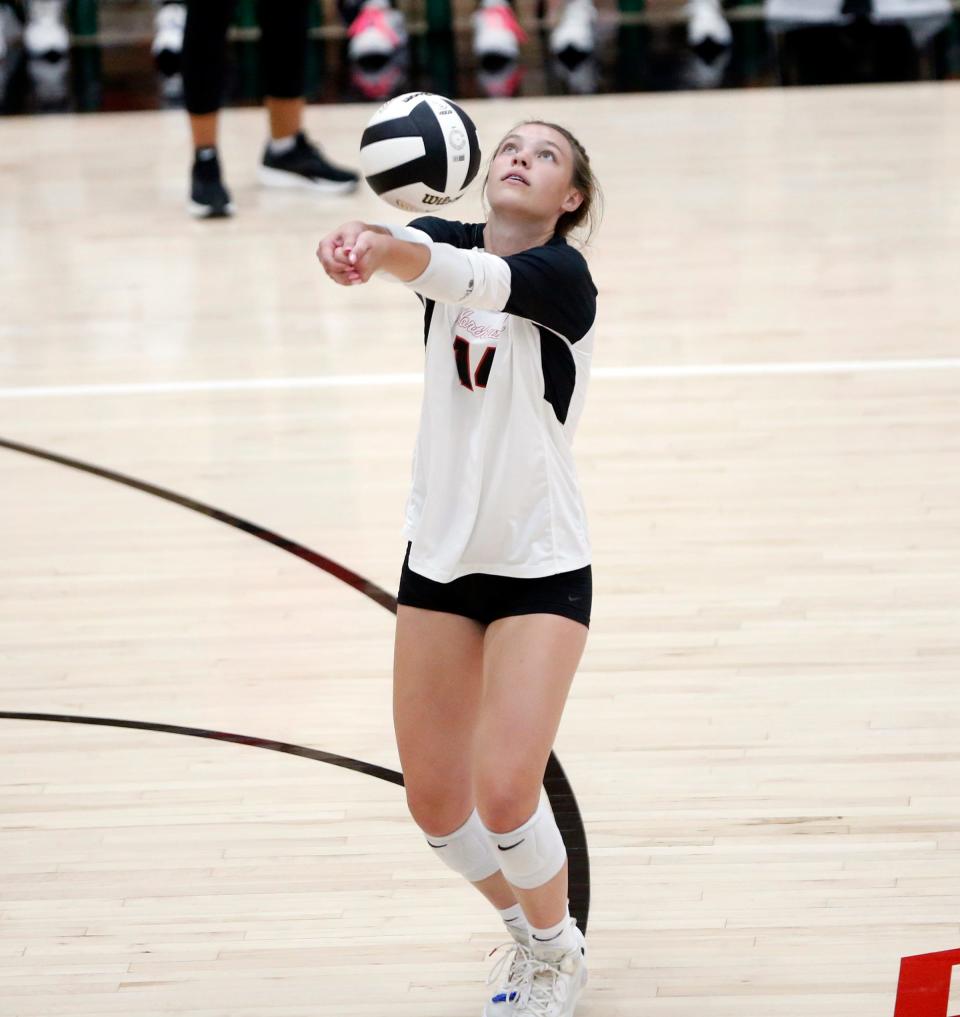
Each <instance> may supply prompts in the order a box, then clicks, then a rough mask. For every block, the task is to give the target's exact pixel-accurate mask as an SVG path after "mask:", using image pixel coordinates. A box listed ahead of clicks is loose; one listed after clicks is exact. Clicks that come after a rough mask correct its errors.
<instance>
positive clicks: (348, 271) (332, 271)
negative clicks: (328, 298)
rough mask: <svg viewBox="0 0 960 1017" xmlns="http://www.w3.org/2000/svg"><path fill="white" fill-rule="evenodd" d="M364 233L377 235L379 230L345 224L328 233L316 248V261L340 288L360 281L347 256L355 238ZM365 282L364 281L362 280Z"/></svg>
mask: <svg viewBox="0 0 960 1017" xmlns="http://www.w3.org/2000/svg"><path fill="white" fill-rule="evenodd" d="M365 232H374V233H375V234H379V233H380V230H379V229H377V228H376V227H373V226H369V225H368V224H367V223H364V222H347V223H344V224H343V225H342V226H340V227H339V228H338V229H335V230H334V231H333V232H332V233H328V234H327V235H326V236H325V237H324V238H323V239H322V240H321V241H320V244H319V246H318V247H317V260H318V261H319V262H320V264H321V265H322V266H323V270H324V272H326V273H327V275H328V276H329V277H330V278H331V279H332V280H333V281H334V282H335V283H338V284H339V285H340V286H350V285H352V284H353V283H355V282H357V281H360V280H359V277H358V274H357V272H356V271H355V269H354V267H353V265H352V264H351V263H350V261H349V260H348V254H349V252H350V251H351V250H352V249H353V247H354V245H355V244H356V242H357V238H358V237H360V236H361V235H362V234H363V233H365ZM362 281H363V282H366V280H365V279H364V280H362Z"/></svg>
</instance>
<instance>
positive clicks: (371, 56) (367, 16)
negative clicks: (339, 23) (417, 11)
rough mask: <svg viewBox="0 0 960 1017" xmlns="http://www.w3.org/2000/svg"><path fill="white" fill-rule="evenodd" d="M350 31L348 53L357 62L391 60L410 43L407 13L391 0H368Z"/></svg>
mask: <svg viewBox="0 0 960 1017" xmlns="http://www.w3.org/2000/svg"><path fill="white" fill-rule="evenodd" d="M347 34H348V35H349V37H350V41H349V43H347V55H348V56H349V57H350V59H351V60H354V61H357V62H367V63H370V62H373V61H377V60H380V61H388V60H390V59H392V58H393V57H394V56H395V55H396V54H397V53H398V52H399V51H400V50H401V49H403V47H404V46H406V44H407V27H406V24H405V23H404V19H403V14H402V13H401V12H400V11H398V10H397V9H396V8H395V7H391V6H390V4H389V3H388V2H387V0H366V3H365V4H364V5H363V6H362V7H361V8H360V10H359V12H358V13H357V16H356V17H355V18H354V19H353V21H352V22H351V24H350V28H349V29H348V30H347Z"/></svg>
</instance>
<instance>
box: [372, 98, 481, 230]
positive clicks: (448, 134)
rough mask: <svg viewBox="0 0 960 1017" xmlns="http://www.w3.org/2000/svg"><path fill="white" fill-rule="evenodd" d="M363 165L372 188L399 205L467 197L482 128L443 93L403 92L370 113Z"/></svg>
mask: <svg viewBox="0 0 960 1017" xmlns="http://www.w3.org/2000/svg"><path fill="white" fill-rule="evenodd" d="M360 168H361V170H362V172H363V175H364V177H365V178H366V181H367V183H368V184H369V185H370V187H371V188H372V189H373V190H374V191H375V192H376V193H377V194H379V195H380V197H381V198H383V200H384V201H386V202H388V203H389V204H391V205H393V206H394V207H395V208H401V209H403V210H404V211H407V212H429V211H432V210H435V209H437V208H442V207H443V206H444V205H449V204H452V203H453V202H454V201H456V200H457V199H458V198H460V197H462V196H463V194H464V192H465V191H466V189H467V188H468V187H469V186H470V183H471V182H472V181H473V178H474V177H475V176H476V175H477V170H478V169H479V168H480V143H479V141H478V140H477V128H476V127H475V126H474V123H473V121H472V120H471V119H470V117H468V116H467V114H466V113H464V111H463V110H462V109H461V108H460V107H459V106H458V105H457V104H456V103H453V102H451V101H450V100H449V99H445V98H444V97H443V96H442V95H434V94H432V93H430V92H407V93H406V94H405V95H398V96H397V97H396V98H394V99H390V100H389V102H385V103H384V104H383V105H382V106H381V107H380V108H379V109H378V110H377V111H376V113H374V114H373V116H372V117H371V118H370V122H369V123H368V124H367V126H366V129H365V130H364V132H363V136H362V137H361V139H360Z"/></svg>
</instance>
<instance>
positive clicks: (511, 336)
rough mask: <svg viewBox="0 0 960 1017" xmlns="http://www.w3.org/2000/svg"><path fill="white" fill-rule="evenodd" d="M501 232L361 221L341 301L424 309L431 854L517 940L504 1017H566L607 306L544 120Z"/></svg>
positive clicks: (419, 539)
mask: <svg viewBox="0 0 960 1017" xmlns="http://www.w3.org/2000/svg"><path fill="white" fill-rule="evenodd" d="M485 188H486V198H487V202H488V204H489V209H490V211H489V215H488V218H487V221H486V223H479V224H463V223H458V222H449V221H446V220H443V219H438V218H421V219H417V220H415V221H414V222H413V223H411V225H410V226H409V227H386V226H378V225H369V224H364V223H356V222H354V223H347V224H346V225H344V226H341V227H340V229H338V230H336V231H335V232H333V233H331V234H330V235H328V236H327V237H325V238H324V239H323V240H322V241H321V243H320V246H319V248H318V251H317V255H318V257H319V259H320V261H321V263H322V265H323V268H324V269H325V271H326V272H327V274H328V275H329V276H330V278H331V279H333V280H334V281H335V282H337V283H340V284H341V285H345V286H351V285H359V284H363V283H366V282H368V281H369V280H370V278H371V277H372V276H373V275H374V274H375V273H381V274H382V275H383V276H384V277H388V278H392V279H393V280H399V281H400V282H402V283H403V284H404V285H406V286H407V287H408V288H410V289H412V290H413V291H414V292H415V293H417V294H418V295H419V297H420V299H421V300H422V302H423V307H424V338H425V341H426V368H425V385H424V397H423V407H422V416H421V424H420V433H419V436H418V440H417V447H416V453H415V460H414V464H415V465H414V480H413V490H412V493H411V495H410V499H409V502H408V506H407V518H406V528H405V534H406V536H407V537H408V538H409V544H408V547H407V554H406V558H405V560H404V563H403V568H402V573H401V578H400V590H399V596H398V601H399V607H398V610H397V631H396V648H395V658H394V719H395V725H396V734H397V743H398V747H399V752H400V758H401V763H402V766H403V773H404V780H405V784H406V793H407V801H408V804H409V807H410V811H411V813H412V815H413V818H414V820H415V821H416V822H417V823H418V825H419V826H420V827H421V829H422V830H423V831H424V833H425V835H426V839H427V843H428V844H429V845H430V847H431V848H432V849H433V851H434V852H435V853H436V855H437V856H438V857H439V858H440V859H441V861H443V862H445V863H446V864H447V865H448V866H450V868H452V869H454V870H455V871H457V872H459V873H461V874H462V875H463V876H465V877H466V879H468V880H469V881H470V882H472V883H473V884H474V885H475V886H476V887H477V889H478V890H479V891H480V892H481V893H482V894H483V895H484V896H485V897H486V898H487V899H488V900H489V901H490V902H491V903H492V904H493V905H494V907H495V908H497V910H498V911H499V912H500V914H501V915H502V917H503V920H504V922H505V923H506V926H507V928H508V929H509V931H510V933H511V936H512V943H511V946H510V950H509V952H508V953H505V954H504V955H503V957H502V960H501V963H500V965H498V968H497V969H496V970H497V972H498V973H503V974H504V981H503V983H502V984H500V985H498V990H499V991H498V992H497V993H496V994H495V995H494V996H493V997H492V998H491V999H488V1001H487V1003H486V1007H485V1011H484V1012H485V1014H487V1015H488V1017H493V1015H496V1014H501V1013H512V1014H514V1015H515V1017H569V1015H570V1014H572V1013H573V1009H574V1007H575V1005H576V1000H577V997H578V996H579V994H580V991H581V989H582V987H583V985H584V983H585V982H586V965H585V947H584V938H583V935H582V934H581V932H580V930H579V929H578V928H577V926H576V921H575V920H574V919H572V918H571V917H570V915H569V910H568V900H567V860H566V851H565V848H564V844H563V840H562V838H561V835H560V831H559V829H558V828H557V824H556V821H555V820H554V817H553V814H552V812H551V810H550V807H549V804H548V803H547V801H546V800H545V799H544V797H543V795H542V783H543V776H544V771H545V768H546V763H547V759H548V757H549V754H550V750H551V747H552V745H553V742H554V738H555V736H556V733H557V729H558V726H559V723H560V717H561V713H562V711H563V707H564V704H565V702H566V698H567V694H568V692H569V689H570V685H571V682H572V680H573V677H574V673H575V672H576V669H577V666H578V664H579V661H580V657H581V654H582V653H583V649H584V645H585V643H586V638H587V629H588V625H589V622H590V606H591V593H592V585H591V568H590V560H591V554H590V544H589V540H588V535H587V523H586V519H585V515H584V508H583V503H582V500H581V497H580V492H579V488H578V483H577V478H576V473H575V470H574V463H573V458H572V454H571V448H570V444H571V440H572V438H573V432H574V430H575V428H576V426H577V422H578V419H579V417H580V414H581V410H582V408H583V404H584V397H585V394H586V385H587V377H588V374H589V369H590V359H591V352H592V347H593V332H594V318H595V314H596V289H595V287H594V285H593V281H592V279H591V277H590V272H589V270H588V268H587V263H586V261H585V260H584V258H583V255H582V254H581V253H580V252H579V251H578V250H577V249H576V248H574V247H573V246H571V245H569V244H568V243H567V240H566V236H567V234H568V233H569V232H570V231H571V230H572V229H574V228H575V227H576V226H578V225H580V224H581V223H584V222H590V221H592V219H593V214H594V211H595V205H596V201H597V187H596V183H595V181H594V177H593V174H592V171H591V168H590V163H589V159H588V157H587V154H586V152H585V151H584V150H583V147H582V146H581V145H580V143H579V142H578V141H577V140H576V139H575V138H574V137H573V135H571V134H570V133H569V132H568V131H567V130H565V129H564V128H562V127H557V126H554V125H551V124H547V123H542V122H539V121H533V122H527V123H523V124H521V125H519V126H518V127H517V128H516V129H515V130H513V131H511V132H510V134H509V135H507V136H506V137H505V138H504V139H503V141H501V143H500V144H499V146H498V147H497V150H496V154H495V155H494V157H493V159H492V161H491V165H490V169H489V171H488V173H487V180H486V184H485Z"/></svg>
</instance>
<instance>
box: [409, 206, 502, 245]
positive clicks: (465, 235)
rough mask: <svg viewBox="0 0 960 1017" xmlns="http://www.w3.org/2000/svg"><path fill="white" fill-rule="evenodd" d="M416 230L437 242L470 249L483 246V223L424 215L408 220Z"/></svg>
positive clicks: (410, 225)
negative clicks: (454, 220) (453, 220)
mask: <svg viewBox="0 0 960 1017" xmlns="http://www.w3.org/2000/svg"><path fill="white" fill-rule="evenodd" d="M407 225H408V226H409V227H410V228H411V229H414V230H421V231H422V232H424V233H426V234H427V236H428V237H429V238H430V239H431V240H432V241H433V242H434V243H436V244H450V246H451V247H460V248H466V249H467V250H470V249H471V248H474V247H483V223H469V222H452V221H451V220H450V219H441V218H439V217H438V216H435V215H423V216H421V217H420V218H419V219H414V220H413V221H412V222H408V223H407Z"/></svg>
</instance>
